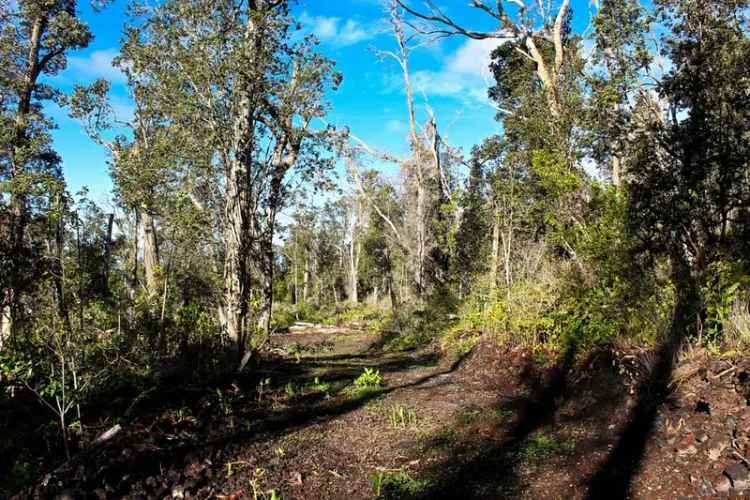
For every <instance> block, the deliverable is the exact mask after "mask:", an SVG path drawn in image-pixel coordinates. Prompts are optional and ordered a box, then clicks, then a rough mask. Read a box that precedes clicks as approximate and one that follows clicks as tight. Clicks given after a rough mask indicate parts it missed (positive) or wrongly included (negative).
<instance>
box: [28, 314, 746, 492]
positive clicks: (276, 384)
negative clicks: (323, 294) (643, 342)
mask: <svg viewBox="0 0 750 500" xmlns="http://www.w3.org/2000/svg"><path fill="white" fill-rule="evenodd" d="M378 340H379V339H378V338H377V337H376V336H374V335H372V334H370V333H367V332H364V331H359V330H356V329H347V328H322V327H308V328H301V329H296V330H295V331H294V332H293V333H284V334H277V335H275V337H274V339H273V342H272V344H273V345H272V349H271V352H272V353H275V354H273V355H272V356H271V357H270V359H265V360H264V361H263V362H262V363H261V364H260V365H258V366H256V367H254V368H253V369H252V370H249V371H248V375H246V376H244V377H241V378H239V379H237V378H233V379H231V380H223V381H217V382H215V383H212V384H208V387H206V386H197V387H189V386H188V387H185V386H184V385H183V386H181V387H179V389H176V390H175V392H174V394H173V395H172V396H170V395H169V394H165V393H160V394H159V397H158V399H156V400H154V401H150V402H148V401H147V402H140V400H139V402H138V405H142V406H139V407H138V408H140V410H139V411H138V412H137V415H138V416H137V417H133V418H132V420H130V421H128V422H124V423H123V429H124V430H123V432H122V433H121V434H120V435H118V437H117V439H114V440H113V441H112V442H110V443H108V444H107V445H106V446H105V447H103V448H102V449H99V450H94V451H92V452H90V453H88V452H86V453H82V454H81V455H80V456H79V457H78V458H77V459H76V460H74V461H73V462H72V463H71V464H69V465H67V466H64V467H62V468H59V469H57V470H56V471H54V472H52V473H47V474H46V475H44V477H43V479H41V480H40V484H39V486H38V487H37V488H36V490H35V492H34V493H35V494H36V495H37V496H40V497H47V496H50V495H51V494H52V493H59V492H60V491H64V492H68V493H69V494H70V495H71V496H72V497H74V498H76V497H81V498H119V497H122V496H128V497H130V498H191V497H192V498H238V499H239V498H261V499H263V498H279V496H278V495H281V497H283V498H286V499H332V498H347V499H372V498H375V497H376V496H377V493H379V494H380V496H381V497H382V498H425V499H428V498H430V499H432V498H446V499H448V498H451V499H452V498H483V499H485V498H486V499H494V498H534V499H537V498H585V497H587V495H588V498H604V497H606V498H625V497H633V498H648V499H651V498H664V499H671V498H699V497H708V498H713V497H717V496H722V495H725V496H726V495H729V496H731V497H741V496H742V495H743V494H744V493H745V491H746V489H748V488H750V481H746V482H747V483H748V484H747V485H746V486H747V488H745V486H743V485H744V483H742V478H741V477H739V478H738V477H733V478H731V479H730V476H731V474H730V475H728V474H727V472H726V471H727V470H728V469H729V470H730V472H734V473H735V475H736V474H739V475H740V476H741V475H742V473H743V471H744V473H747V469H746V468H745V466H744V462H742V461H741V460H739V459H738V458H736V456H735V455H738V456H739V455H747V451H748V450H746V449H745V448H742V447H743V446H745V447H746V446H747V445H748V443H750V438H748V432H749V431H750V429H748V424H749V423H750V409H749V408H748V405H747V402H748V401H750V398H748V396H749V395H750V388H748V389H747V390H746V389H745V386H744V385H743V384H745V385H747V384H750V382H748V378H749V377H748V375H747V371H744V370H742V369H741V368H740V367H739V366H735V365H733V367H732V368H730V369H727V368H726V365H725V364H722V363H724V362H723V361H722V362H720V363H718V364H715V365H711V363H709V361H706V360H704V364H705V366H704V367H703V368H702V369H703V370H704V371H705V373H708V375H706V376H705V377H703V376H701V377H699V378H695V379H694V381H693V382H690V383H686V384H684V385H683V387H682V388H681V389H680V390H677V391H675V393H674V394H673V396H672V397H671V399H670V400H669V403H668V404H667V405H666V406H664V407H659V408H658V409H657V410H658V411H655V412H654V414H655V421H654V422H653V423H652V428H653V432H652V434H650V435H649V439H648V440H647V445H646V449H645V451H644V454H643V457H642V458H641V459H640V460H637V461H631V463H628V464H625V465H624V466H623V465H622V464H620V465H619V467H620V469H617V470H606V467H607V466H608V464H610V462H611V461H610V462H608V458H611V456H610V455H611V453H612V450H613V449H615V448H616V447H622V446H623V443H622V441H621V436H623V435H627V429H628V422H629V421H630V418H629V417H630V412H631V409H632V408H633V407H634V406H635V404H636V403H635V396H634V395H633V394H631V392H632V391H631V390H630V387H631V386H629V385H628V384H627V383H626V380H627V379H628V377H627V376H625V375H623V373H622V369H621V367H620V368H615V367H614V364H613V362H612V359H611V358H609V357H607V356H606V355H595V356H593V357H592V358H590V359H589V360H587V361H586V362H584V363H583V364H579V365H577V366H576V367H575V369H570V368H571V366H570V363H569V362H568V361H569V360H566V359H565V358H562V359H561V358H559V357H557V358H555V357H554V356H548V357H546V358H545V357H544V356H543V354H544V353H537V354H535V355H532V353H530V352H528V351H524V350H510V351H508V350H505V351H503V350H500V349H499V348H496V347H493V346H491V345H488V344H481V345H480V347H479V348H478V349H475V351H474V352H473V353H471V354H470V355H469V356H467V357H466V358H465V359H462V360H456V359H446V358H440V357H438V356H437V355H435V354H434V353H433V352H431V351H429V350H424V351H415V352H407V353H404V352H385V351H383V350H381V349H379V348H377V347H375V346H378V345H379V342H378ZM540 354H541V355H542V356H541V357H540ZM545 360H546V361H545ZM368 368H369V369H372V370H376V371H377V373H378V374H379V375H380V377H381V385H379V386H375V387H366V388H358V387H356V386H355V385H354V384H353V381H354V380H355V379H357V377H359V376H360V375H361V374H362V373H363V371H364V370H365V369H368ZM711 373H718V374H719V375H720V376H721V377H719V378H718V379H714V378H712V377H713V375H711ZM743 374H744V375H743ZM733 377H734V378H733ZM743 377H744V379H743ZM735 378H736V379H737V380H738V382H737V383H736V384H734V385H733V386H732V387H731V390H730V388H728V386H727V385H726V384H727V383H729V382H731V381H730V379H732V380H734V379H735ZM713 380H720V381H723V383H725V384H724V385H723V386H721V387H719V388H717V386H716V383H714V382H710V381H713ZM691 384H692V385H691ZM701 384H703V385H701ZM738 384H739V385H738ZM746 393H747V394H746ZM732 398H734V399H732ZM133 404H135V403H133ZM702 405H703V406H702ZM727 416H730V417H731V419H730V420H727ZM727 422H729V423H727ZM727 425H730V426H733V427H732V428H731V429H730V435H727ZM625 445H627V443H625ZM717 450H718V451H717ZM737 463H740V465H741V466H742V468H741V469H739V468H737V467H736V465H737ZM732 467H734V470H732V469H731V468H732ZM602 474H605V476H606V475H614V476H616V477H618V478H626V479H627V481H628V482H629V483H630V484H631V488H630V491H623V488H619V491H606V487H605V488H604V490H601V489H600V490H597V493H596V494H592V493H591V492H590V491H589V485H590V484H591V483H590V481H591V479H592V478H593V477H601V476H602ZM600 488H601V485H600ZM272 492H273V493H272ZM28 493H29V492H26V493H24V494H23V495H21V496H19V497H18V498H25V497H26V496H27V494H28ZM274 494H275V495H277V496H276V497H274V496H273V495H274Z"/></svg>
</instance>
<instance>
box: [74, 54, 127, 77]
mask: <svg viewBox="0 0 750 500" xmlns="http://www.w3.org/2000/svg"><path fill="white" fill-rule="evenodd" d="M116 56H117V50H116V49H105V50H95V51H93V52H91V53H90V54H88V55H87V56H83V57H80V56H72V57H69V58H68V69H67V71H69V72H70V73H71V74H72V75H73V77H74V78H76V79H77V80H95V79H97V78H104V79H106V80H109V81H110V82H112V83H125V82H126V81H127V78H126V77H125V74H124V73H123V72H122V71H120V69H119V68H116V67H114V66H113V65H112V60H113V59H114V58H115V57H116Z"/></svg>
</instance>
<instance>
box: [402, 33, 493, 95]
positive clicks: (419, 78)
mask: <svg viewBox="0 0 750 500" xmlns="http://www.w3.org/2000/svg"><path fill="white" fill-rule="evenodd" d="M498 43H499V42H498V40H492V39H490V40H467V41H466V42H464V43H463V44H462V45H461V46H460V47H459V48H458V49H456V51H454V52H453V53H450V54H448V55H447V56H446V57H445V58H444V60H443V64H442V66H441V67H440V68H439V69H437V70H434V71H433V70H422V71H416V72H415V73H414V74H413V79H414V84H415V86H416V87H417V88H418V89H421V90H424V91H425V92H427V93H428V94H430V95H437V96H443V97H455V98H457V99H460V100H462V101H465V102H474V103H477V102H479V103H486V102H487V101H488V97H487V88H488V87H489V86H490V85H492V73H491V71H490V68H489V66H490V62H491V54H492V51H493V50H495V48H496V47H497V46H498Z"/></svg>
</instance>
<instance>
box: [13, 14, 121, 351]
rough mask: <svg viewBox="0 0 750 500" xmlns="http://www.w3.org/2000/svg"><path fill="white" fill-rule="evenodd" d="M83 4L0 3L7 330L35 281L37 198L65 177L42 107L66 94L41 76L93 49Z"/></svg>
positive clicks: (53, 73)
mask: <svg viewBox="0 0 750 500" xmlns="http://www.w3.org/2000/svg"><path fill="white" fill-rule="evenodd" d="M106 3H107V2H106V1H101V0H99V1H97V2H95V3H94V5H95V7H101V6H103V5H105V4H106ZM76 6H77V2H76V1H74V0H59V1H52V0H49V1H37V0H22V1H18V2H12V3H7V2H3V3H2V5H0V23H1V25H0V60H2V61H3V66H2V68H1V69H0V113H1V115H2V117H1V118H0V120H1V121H0V127H1V129H2V134H1V135H0V179H2V181H3V183H2V192H1V193H0V202H1V203H2V211H3V219H4V223H3V225H4V226H5V228H3V231H4V233H5V234H6V236H7V238H8V240H9V251H10V254H9V255H8V256H4V258H3V259H2V260H3V261H4V263H5V264H6V266H7V267H5V268H4V269H2V270H0V274H2V275H3V276H7V277H8V279H7V282H3V283H0V285H1V287H2V301H1V305H2V308H1V309H0V311H2V314H1V315H0V316H1V319H2V320H1V321H0V323H2V325H1V326H0V332H2V334H3V335H5V334H9V333H11V330H13V329H15V327H16V326H17V325H16V324H15V322H16V321H17V320H19V319H20V318H19V317H18V316H19V314H20V311H21V308H20V301H21V299H22V296H23V294H24V293H25V292H27V291H28V288H29V285H32V284H33V283H34V282H35V280H34V279H30V276H29V272H30V270H31V269H32V268H33V266H34V263H33V260H34V257H33V255H34V253H35V252H34V251H33V249H32V247H33V243H32V242H31V241H30V234H29V231H28V226H29V224H30V222H31V221H32V220H33V217H34V212H35V210H36V208H37V207H35V203H34V198H35V197H38V196H39V195H42V196H43V194H44V193H45V192H47V187H46V186H45V183H46V181H47V180H48V179H51V178H55V177H56V178H57V179H60V174H59V159H58V158H57V155H56V154H55V153H54V151H53V150H52V148H51V139H50V136H49V133H48V132H49V129H50V128H52V127H53V123H52V122H51V121H50V120H49V119H48V118H47V117H45V116H44V114H43V112H42V107H43V104H44V102H45V101H49V100H55V99H57V98H58V97H59V96H60V93H59V91H57V90H56V89H55V88H54V87H52V86H51V85H50V84H48V83H42V82H41V81H40V80H41V79H42V77H44V76H54V75H56V74H57V73H59V72H60V71H61V70H63V69H65V67H66V64H67V60H66V54H67V53H68V52H69V51H71V50H75V49H79V48H83V47H86V46H87V45H88V43H89V41H90V40H91V36H92V35H91V33H90V32H89V29H88V27H87V25H86V24H85V23H84V22H82V21H81V20H80V19H79V18H78V17H77V12H76ZM47 185H49V184H48V183H47ZM32 274H33V273H32ZM0 342H2V341H0Z"/></svg>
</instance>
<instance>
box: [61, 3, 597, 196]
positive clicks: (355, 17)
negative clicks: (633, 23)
mask: <svg viewBox="0 0 750 500" xmlns="http://www.w3.org/2000/svg"><path fill="white" fill-rule="evenodd" d="M589 2H590V0H572V2H571V3H572V7H573V12H574V15H575V17H574V27H575V29H576V31H581V30H583V29H584V28H585V26H586V25H587V24H588V18H589ZM467 3H468V2H467V1H466V0H442V3H441V5H442V6H443V7H444V10H445V12H446V13H448V14H450V15H451V16H453V17H455V19H457V20H459V21H460V22H461V23H463V24H465V25H467V26H471V27H472V28H482V29H491V28H492V27H493V26H492V23H491V22H490V20H489V19H488V17H487V16H486V15H484V14H482V13H480V12H477V11H476V10H475V9H471V8H469V7H467V6H466V5H467ZM420 4H421V2H420V1H414V2H413V5H415V6H419V5H420ZM79 5H80V11H81V14H82V16H83V18H84V19H85V20H86V21H87V22H88V23H89V26H90V27H91V30H92V31H93V33H94V36H95V39H94V40H93V42H92V43H91V44H90V46H89V47H88V48H87V49H85V50H81V51H77V52H74V53H72V54H71V55H70V57H69V65H68V68H67V69H66V70H65V71H64V72H62V73H61V74H60V75H58V76H57V77H55V81H56V82H57V84H58V85H60V86H61V87H62V88H63V90H70V89H71V88H72V86H73V85H74V84H76V83H78V84H87V83H90V82H92V81H93V80H95V79H96V78H107V79H109V80H110V81H111V82H112V93H111V99H112V103H113V106H114V109H115V111H116V112H117V113H118V115H120V116H121V117H127V116H128V115H129V114H130V113H131V109H132V108H131V104H130V101H129V98H128V93H127V88H126V87H125V79H124V77H123V75H122V74H121V73H119V72H118V71H117V70H116V69H114V68H113V67H112V65H111V60H112V58H113V57H114V56H115V55H116V54H117V50H118V46H119V42H120V39H121V34H122V27H123V24H124V23H125V22H126V21H127V19H126V16H125V7H126V1H123V0H117V1H116V2H115V3H114V4H112V5H110V6H109V7H107V9H105V10H104V11H103V12H100V13H94V12H92V11H91V9H90V8H89V6H88V2H79ZM294 12H295V15H296V16H297V17H298V19H299V20H300V21H301V23H302V24H303V26H304V29H305V30H308V31H311V32H314V33H315V34H316V35H317V36H318V38H319V39H320V41H321V44H320V47H319V49H320V51H321V52H323V53H324V54H326V55H327V56H328V57H330V58H332V59H333V60H335V61H336V63H337V68H338V70H339V71H341V72H342V73H343V75H344V81H343V84H342V85H341V87H340V88H339V90H338V91H336V92H332V93H331V95H330V101H331V105H332V108H331V112H330V115H329V117H328V121H329V122H331V123H334V124H336V125H342V126H343V125H346V126H348V127H349V128H350V129H351V131H352V132H353V133H355V134H357V135H358V136H359V137H361V138H363V139H364V140H366V141H367V142H368V143H370V144H371V145H372V146H375V147H378V148H381V149H387V150H389V151H391V152H393V153H397V154H401V153H403V152H404V151H405V149H406V140H405V138H406V133H407V129H406V110H405V101H404V94H403V86H402V85H401V75H400V70H399V68H398V67H397V66H396V64H395V62H393V61H388V60H386V61H382V62H381V61H379V59H378V57H377V56H376V55H375V54H374V53H373V50H372V48H373V47H376V48H378V49H386V50H392V49H393V48H394V40H393V36H392V35H391V33H390V32H389V31H388V26H387V23H386V22H385V21H384V13H383V9H382V7H381V1H380V0H338V1H329V0H306V1H305V0H302V1H301V2H300V5H299V6H297V7H295V10H294ZM495 43H496V42H494V41H475V40H467V39H465V38H452V39H446V40H443V41H441V42H440V43H439V44H433V45H430V46H427V47H423V48H420V49H418V50H417V51H415V52H414V53H413V54H412V57H411V61H410V64H411V72H412V77H413V80H414V82H415V85H416V87H417V88H416V89H415V90H416V92H417V105H418V108H419V110H423V109H424V103H425V102H426V101H425V97H426V99H427V102H429V105H430V106H431V107H432V108H433V109H434V111H435V114H436V116H437V119H438V123H439V126H440V128H441V132H442V135H443V136H444V137H446V138H447V140H448V142H450V143H451V144H452V145H453V146H456V147H462V148H463V149H464V150H465V151H468V150H469V149H470V148H471V146H472V145H474V144H477V143H479V142H481V140H482V139H483V138H485V137H486V136H488V135H490V134H493V133H497V132H498V131H499V130H500V128H499V125H498V123H497V122H496V121H495V119H494V115H495V111H494V110H493V108H492V107H491V106H490V105H489V103H488V101H487V99H486V91H487V86H488V84H489V82H490V79H489V75H488V70H487V68H486V65H487V61H488V54H489V52H490V51H491V50H492V48H493V46H494V45H495ZM50 112H51V114H52V115H53V116H54V117H55V118H56V120H57V123H58V125H59V129H58V130H56V131H55V132H54V139H55V148H56V149H57V151H58V152H59V153H60V154H61V156H62V158H63V168H64V172H65V176H66V179H67V181H68V185H69V188H70V190H71V192H74V193H75V192H76V191H78V190H79V189H80V188H81V187H82V186H84V185H86V186H88V187H89V189H90V192H91V195H92V197H93V198H94V200H96V201H100V202H105V201H106V200H107V199H108V198H109V193H110V191H111V187H112V185H111V181H110V179H109V175H108V169H107V155H106V151H105V149H104V148H103V147H102V146H100V145H98V144H96V143H94V142H93V141H92V140H90V139H89V138H88V137H87V136H86V134H85V132H84V131H83V129H82V128H81V126H80V125H79V124H78V123H77V122H75V121H73V120H71V119H70V118H68V117H67V116H66V114H65V112H64V111H62V110H59V109H54V108H52V109H50ZM421 112H422V115H423V111H421ZM423 116H424V115H423ZM379 168H382V169H384V170H386V171H389V170H390V172H391V173H395V172H396V170H395V167H388V166H385V165H381V166H379Z"/></svg>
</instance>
